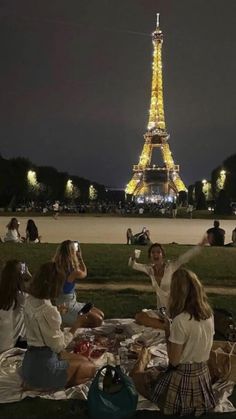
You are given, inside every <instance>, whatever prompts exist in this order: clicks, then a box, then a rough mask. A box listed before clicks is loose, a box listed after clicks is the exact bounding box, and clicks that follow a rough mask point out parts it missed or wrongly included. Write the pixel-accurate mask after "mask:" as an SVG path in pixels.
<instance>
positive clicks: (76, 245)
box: [74, 240, 80, 252]
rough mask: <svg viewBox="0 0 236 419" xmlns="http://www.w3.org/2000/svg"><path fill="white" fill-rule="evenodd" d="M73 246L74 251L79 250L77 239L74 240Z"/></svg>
mask: <svg viewBox="0 0 236 419" xmlns="http://www.w3.org/2000/svg"><path fill="white" fill-rule="evenodd" d="M74 246H75V251H76V252H79V251H80V245H79V242H78V240H77V241H74Z"/></svg>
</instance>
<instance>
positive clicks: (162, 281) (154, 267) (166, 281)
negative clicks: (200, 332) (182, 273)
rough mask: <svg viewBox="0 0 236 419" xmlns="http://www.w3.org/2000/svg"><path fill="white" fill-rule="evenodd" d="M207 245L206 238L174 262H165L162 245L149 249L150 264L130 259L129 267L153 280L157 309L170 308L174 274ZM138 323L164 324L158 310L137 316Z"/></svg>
mask: <svg viewBox="0 0 236 419" xmlns="http://www.w3.org/2000/svg"><path fill="white" fill-rule="evenodd" d="M205 243H207V238H206V236H204V237H203V239H202V240H201V242H200V243H199V245H198V246H194V247H192V248H191V249H190V250H188V251H187V252H185V253H184V254H183V255H180V256H179V258H178V259H176V260H174V261H166V260H165V251H164V249H163V247H162V245H161V244H160V243H153V244H152V245H151V246H150V247H149V249H148V257H149V259H150V262H151V263H149V264H143V263H138V262H137V260H136V258H135V255H134V256H133V257H130V259H129V266H131V267H132V268H133V269H135V270H137V271H140V272H144V273H145V274H147V275H148V276H149V278H150V279H151V283H152V286H153V289H154V291H155V293H156V299H157V300H156V301H157V309H160V308H161V307H165V308H168V300H169V295H170V285H171V278H172V275H173V273H174V272H175V271H176V270H177V269H178V268H179V267H180V266H182V265H183V264H184V263H187V262H188V261H189V260H190V259H191V258H192V257H194V256H196V255H197V254H199V253H200V251H201V247H202V246H203V245H204V244H205ZM135 319H136V321H137V323H139V324H142V325H144V326H149V327H154V328H162V322H161V321H160V319H159V316H158V311H157V310H144V311H142V312H139V313H137V314H136V316H135Z"/></svg>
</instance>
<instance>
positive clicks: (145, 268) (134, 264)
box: [128, 256, 149, 275]
mask: <svg viewBox="0 0 236 419" xmlns="http://www.w3.org/2000/svg"><path fill="white" fill-rule="evenodd" d="M128 266H130V267H131V268H132V269H135V271H140V272H144V273H145V274H146V275H149V266H148V265H145V264H144V263H138V262H136V259H135V256H130V258H129V262H128Z"/></svg>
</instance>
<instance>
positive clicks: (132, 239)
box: [126, 227, 151, 246]
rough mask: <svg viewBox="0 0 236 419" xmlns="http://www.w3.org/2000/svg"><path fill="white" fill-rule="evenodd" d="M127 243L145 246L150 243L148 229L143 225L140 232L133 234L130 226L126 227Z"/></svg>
mask: <svg viewBox="0 0 236 419" xmlns="http://www.w3.org/2000/svg"><path fill="white" fill-rule="evenodd" d="M126 237H127V244H137V245H140V246H146V245H149V244H151V239H150V231H149V230H147V229H146V227H143V229H142V231H141V232H140V233H136V234H133V232H132V230H131V228H128V230H127V232H126Z"/></svg>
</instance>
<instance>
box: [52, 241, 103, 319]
mask: <svg viewBox="0 0 236 419" xmlns="http://www.w3.org/2000/svg"><path fill="white" fill-rule="evenodd" d="M53 261H54V262H55V264H56V267H57V269H58V270H59V271H60V272H62V273H63V275H64V285H63V287H62V290H61V292H60V293H59V295H58V296H57V299H56V301H55V303H56V304H57V305H61V304H65V305H66V307H67V311H66V312H65V313H62V321H63V325H64V326H71V325H72V324H74V322H75V321H76V318H77V317H78V312H79V311H80V310H81V309H82V308H83V306H84V305H85V303H80V302H78V301H77V298H76V292H75V284H76V283H79V282H80V281H81V279H84V278H86V276H87V268H86V265H85V263H84V261H83V257H82V252H81V248H80V246H79V245H78V242H73V241H71V240H65V241H64V242H62V243H61V245H60V246H58V248H57V250H56V254H55V256H54V258H53ZM103 318H104V313H103V312H102V311H101V310H100V309H98V308H96V307H92V308H91V309H90V311H89V312H88V313H87V315H86V316H83V326H81V327H98V326H101V324H102V322H103Z"/></svg>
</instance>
